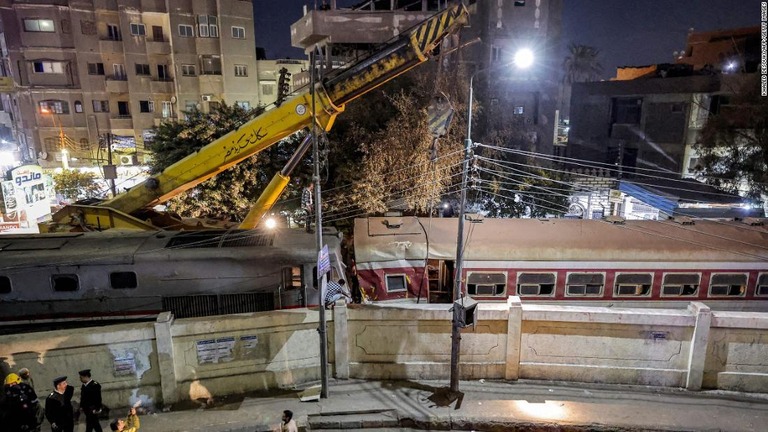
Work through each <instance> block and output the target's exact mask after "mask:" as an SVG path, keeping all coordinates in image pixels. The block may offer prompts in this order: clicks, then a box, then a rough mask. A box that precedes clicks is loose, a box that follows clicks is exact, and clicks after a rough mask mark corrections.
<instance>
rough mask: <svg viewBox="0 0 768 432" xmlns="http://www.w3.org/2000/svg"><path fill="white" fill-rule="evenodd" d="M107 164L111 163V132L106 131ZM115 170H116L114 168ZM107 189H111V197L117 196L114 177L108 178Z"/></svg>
mask: <svg viewBox="0 0 768 432" xmlns="http://www.w3.org/2000/svg"><path fill="white" fill-rule="evenodd" d="M107 165H110V166H111V165H112V133H111V132H107ZM115 172H117V170H115ZM109 189H110V190H111V191H112V197H113V198H114V197H116V196H117V189H115V179H109Z"/></svg>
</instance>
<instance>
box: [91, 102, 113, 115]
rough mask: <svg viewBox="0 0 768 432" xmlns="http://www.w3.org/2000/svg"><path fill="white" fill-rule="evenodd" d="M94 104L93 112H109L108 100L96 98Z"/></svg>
mask: <svg viewBox="0 0 768 432" xmlns="http://www.w3.org/2000/svg"><path fill="white" fill-rule="evenodd" d="M91 103H92V104H93V112H95V113H98V112H109V101H108V100H95V101H92V102H91Z"/></svg>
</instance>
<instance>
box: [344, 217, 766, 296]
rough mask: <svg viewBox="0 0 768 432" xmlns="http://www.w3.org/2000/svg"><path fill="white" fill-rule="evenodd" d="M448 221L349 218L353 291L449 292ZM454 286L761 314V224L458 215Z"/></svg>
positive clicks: (453, 230)
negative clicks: (698, 304) (460, 241)
mask: <svg viewBox="0 0 768 432" xmlns="http://www.w3.org/2000/svg"><path fill="white" fill-rule="evenodd" d="M457 227H458V223H457V219H455V218H451V219H448V218H432V219H428V218H424V219H420V218H416V217H375V218H368V219H357V220H356V221H355V233H354V247H355V259H356V264H357V270H358V278H359V281H360V286H361V288H362V289H363V290H364V291H365V293H366V295H367V296H368V297H369V298H370V299H372V300H395V299H411V300H414V301H416V300H418V301H429V302H449V301H451V300H452V290H453V288H452V287H453V277H454V273H453V272H454V268H455V260H456V242H457V229H458V228H457ZM464 227H465V249H464V265H463V271H462V280H463V281H464V283H463V284H462V290H463V292H464V293H465V294H467V295H469V296H471V297H473V298H475V299H476V300H486V301H493V300H505V299H506V298H507V297H508V296H512V295H517V296H520V297H521V298H522V299H523V301H524V302H556V303H562V304H576V305H584V306H587V305H590V306H607V305H615V306H622V307H668V308H675V307H685V306H686V305H687V304H688V303H689V302H691V301H702V302H704V303H706V304H708V305H710V306H711V307H713V308H715V309H730V310H745V311H746V310H753V311H755V310H757V311H766V310H768V229H767V228H766V227H765V226H763V225H762V221H758V220H746V221H712V220H696V221H686V222H685V223H678V222H675V221H622V222H620V223H612V222H608V221H605V220H573V219H549V220H540V219H483V218H472V217H469V218H468V220H466V221H465V225H464Z"/></svg>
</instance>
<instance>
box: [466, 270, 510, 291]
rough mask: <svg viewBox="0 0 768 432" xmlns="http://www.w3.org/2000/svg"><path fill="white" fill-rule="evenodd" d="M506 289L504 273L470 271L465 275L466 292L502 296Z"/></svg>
mask: <svg viewBox="0 0 768 432" xmlns="http://www.w3.org/2000/svg"><path fill="white" fill-rule="evenodd" d="M506 289H507V275H506V273H479V272H471V273H469V275H468V276H467V294H469V295H488V296H502V295H504V292H505V291H506Z"/></svg>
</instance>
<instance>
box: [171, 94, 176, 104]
mask: <svg viewBox="0 0 768 432" xmlns="http://www.w3.org/2000/svg"><path fill="white" fill-rule="evenodd" d="M171 103H172V104H175V103H176V96H171Z"/></svg>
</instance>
